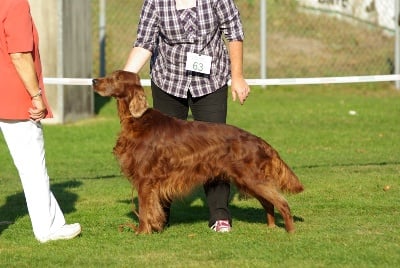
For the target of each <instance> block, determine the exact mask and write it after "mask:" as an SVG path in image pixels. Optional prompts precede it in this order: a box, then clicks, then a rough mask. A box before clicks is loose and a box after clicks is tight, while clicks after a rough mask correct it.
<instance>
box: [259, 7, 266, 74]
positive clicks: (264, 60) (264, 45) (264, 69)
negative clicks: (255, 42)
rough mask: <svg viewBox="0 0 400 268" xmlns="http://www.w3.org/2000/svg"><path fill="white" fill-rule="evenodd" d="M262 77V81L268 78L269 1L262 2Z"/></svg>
mask: <svg viewBox="0 0 400 268" xmlns="http://www.w3.org/2000/svg"><path fill="white" fill-rule="evenodd" d="M260 2H261V8H260V20H261V21H260V32H261V33H260V50H261V51H260V53H261V61H260V64H261V66H260V76H261V79H266V78H267V1H266V0H260Z"/></svg>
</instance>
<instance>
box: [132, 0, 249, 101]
mask: <svg viewBox="0 0 400 268" xmlns="http://www.w3.org/2000/svg"><path fill="white" fill-rule="evenodd" d="M184 11H185V10H184ZM184 11H182V10H179V11H178V10H177V9H176V6H175V0H145V1H144V4H143V8H142V12H141V17H140V22H139V26H138V34H137V39H136V41H135V43H134V46H137V47H142V48H145V49H147V50H150V51H151V52H152V53H153V54H152V58H151V62H150V75H151V79H152V80H153V82H154V83H155V84H156V85H157V86H158V87H160V88H161V89H163V90H164V91H165V92H167V93H169V94H172V95H174V96H177V97H181V98H187V94H188V91H190V93H191V95H192V96H193V97H200V96H203V95H206V94H209V93H212V92H214V91H216V90H217V89H219V88H221V87H222V86H224V85H226V84H227V82H228V80H229V79H230V61H229V56H228V50H227V48H226V46H225V43H224V41H223V38H222V35H224V36H225V38H226V40H228V41H242V40H243V38H244V34H243V29H242V24H241V21H240V17H239V11H238V9H237V7H236V6H235V4H234V2H233V0H198V1H197V6H196V7H195V8H193V9H191V11H190V12H192V15H194V16H193V17H191V16H189V18H190V20H192V21H190V22H189V24H191V26H192V27H187V25H188V24H187V22H188V21H187V19H186V18H182V17H181V15H182V12H184ZM187 52H193V53H197V54H201V55H208V56H211V57H212V63H211V71H210V74H209V75H208V74H202V73H197V72H192V71H187V70H186V69H185V66H186V53H187Z"/></svg>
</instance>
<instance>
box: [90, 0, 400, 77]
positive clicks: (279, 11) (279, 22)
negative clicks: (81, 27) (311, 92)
mask: <svg viewBox="0 0 400 268" xmlns="http://www.w3.org/2000/svg"><path fill="white" fill-rule="evenodd" d="M101 1H104V2H105V3H106V4H105V15H106V22H105V25H106V26H105V33H106V35H105V42H102V40H100V39H101V38H100V34H99V32H100V30H101V29H100V28H101V26H99V21H100V17H101V12H102V11H101V10H100V6H101V5H100V2H101ZM261 1H264V0H237V1H235V3H236V5H237V6H238V8H239V10H240V13H241V18H242V22H243V25H244V29H245V34H246V38H245V42H244V49H245V50H244V71H245V76H246V78H260V70H261V62H262V61H261V60H260V57H261V53H260V51H261V40H260V36H261V31H260V29H261V23H262V19H263V17H262V15H261V14H260V10H262V9H261ZM265 1H266V6H267V8H266V11H267V12H266V13H267V14H266V18H265V20H266V28H267V34H266V36H267V37H266V72H267V77H268V78H283V77H285V78H293V77H321V76H322V77H323V76H354V75H381V74H391V73H393V71H394V63H393V62H394V54H395V52H394V49H395V34H394V23H395V22H394V17H393V16H394V15H390V14H389V15H386V17H385V16H384V17H382V15H380V17H378V16H377V19H376V20H374V19H372V20H365V19H363V18H360V17H352V16H351V15H349V14H341V15H339V13H338V12H336V11H335V9H332V8H331V9H326V10H324V9H323V8H319V7H320V6H321V5H322V6H324V4H325V6H327V5H328V6H329V5H331V7H332V5H333V7H335V6H334V5H342V8H343V7H344V6H343V5H349V6H350V8H353V9H354V8H357V7H360V5H365V2H368V1H369V3H370V5H366V6H362V7H361V9H362V10H364V9H365V8H370V9H375V11H376V9H377V6H376V5H375V2H378V0H310V1H303V3H301V2H302V1H301V0H265ZM392 1H393V3H394V1H396V0H384V1H381V2H380V3H383V4H385V3H388V5H389V7H387V8H389V9H390V8H394V4H393V3H392ZM304 2H309V3H311V4H313V3H312V2H314V3H315V4H316V5H314V6H317V8H315V7H313V6H307V5H305V4H304ZM142 4H143V1H141V0H107V1H106V0H92V9H93V10H92V15H93V21H92V22H93V51H94V56H93V59H94V66H93V70H94V74H93V75H94V76H97V75H102V74H101V73H100V72H101V67H100V65H101V63H102V57H104V64H105V65H104V69H105V72H106V73H109V72H111V71H113V70H116V69H121V68H123V66H124V64H125V61H126V59H127V56H128V53H129V51H130V49H131V47H132V44H133V42H134V40H135V38H136V29H137V25H138V22H139V16H140V10H141V6H142ZM367 4H368V3H367ZM346 8H347V7H346ZM380 8H382V7H380ZM373 11H374V10H372V12H373ZM393 14H394V11H393ZM382 20H384V21H385V23H386V24H382V22H381V21H382ZM391 25H393V28H391V27H390V26H391ZM103 45H105V47H104V48H105V49H104V51H103V50H102V49H101V46H103ZM148 70H149V68H148V66H145V67H144V69H143V70H142V73H141V76H142V78H148ZM103 71H104V70H103Z"/></svg>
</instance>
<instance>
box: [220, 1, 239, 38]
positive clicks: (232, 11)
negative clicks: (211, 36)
mask: <svg viewBox="0 0 400 268" xmlns="http://www.w3.org/2000/svg"><path fill="white" fill-rule="evenodd" d="M216 11H217V15H218V17H219V20H220V22H221V26H220V27H221V31H222V32H223V33H224V35H225V37H226V39H227V40H228V41H242V40H243V39H244V32H243V26H242V22H241V20H240V14H239V10H238V8H237V7H236V5H235V3H234V2H233V0H219V1H217V8H216Z"/></svg>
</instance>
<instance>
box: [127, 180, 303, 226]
mask: <svg viewBox="0 0 400 268" xmlns="http://www.w3.org/2000/svg"><path fill="white" fill-rule="evenodd" d="M237 195H239V200H240V199H241V198H240V193H239V192H238V191H237V190H236V188H235V187H234V186H232V187H231V200H232V199H233V198H234V197H235V196H237ZM199 199H200V201H199ZM244 199H253V198H252V197H246V198H244ZM120 202H121V203H126V204H132V206H133V209H135V210H136V211H138V209H139V204H138V198H137V197H134V198H133V200H131V199H129V200H121V201H120ZM239 202H240V201H239ZM243 202H245V200H243ZM194 203H195V204H196V205H193V204H194ZM235 203H236V204H237V202H235ZM257 204H259V203H258V201H257ZM289 205H290V204H289ZM229 210H230V212H231V215H232V218H233V225H234V224H235V220H238V221H243V222H249V223H260V224H266V223H267V218H266V212H265V210H264V209H263V208H262V206H261V204H259V208H257V207H246V206H243V207H242V206H237V205H235V204H232V202H230V204H229ZM126 215H127V216H128V217H130V218H131V219H132V222H133V223H134V224H137V223H138V222H139V220H138V218H137V216H136V215H135V214H134V213H133V212H132V211H130V212H128V213H127V214H126ZM208 217H209V211H208V206H207V201H206V197H205V194H204V192H203V188H198V189H196V190H195V191H194V192H193V193H192V194H190V195H188V196H186V197H184V198H182V199H180V200H175V201H174V202H173V203H172V206H171V216H170V226H172V225H175V224H182V223H195V222H204V224H208ZM293 220H294V222H303V221H304V219H303V218H302V217H298V216H295V215H293ZM275 221H276V225H277V226H278V227H279V228H285V223H284V220H283V218H282V216H281V215H280V214H279V212H277V211H276V210H275Z"/></svg>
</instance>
